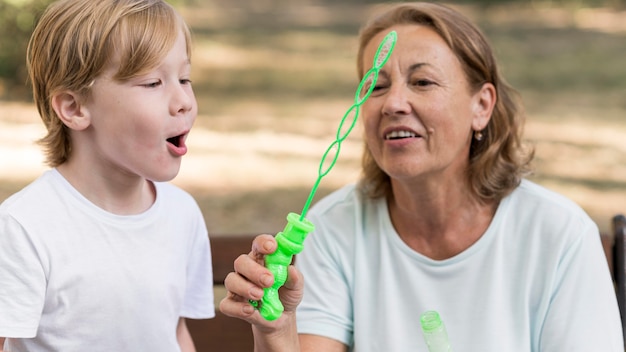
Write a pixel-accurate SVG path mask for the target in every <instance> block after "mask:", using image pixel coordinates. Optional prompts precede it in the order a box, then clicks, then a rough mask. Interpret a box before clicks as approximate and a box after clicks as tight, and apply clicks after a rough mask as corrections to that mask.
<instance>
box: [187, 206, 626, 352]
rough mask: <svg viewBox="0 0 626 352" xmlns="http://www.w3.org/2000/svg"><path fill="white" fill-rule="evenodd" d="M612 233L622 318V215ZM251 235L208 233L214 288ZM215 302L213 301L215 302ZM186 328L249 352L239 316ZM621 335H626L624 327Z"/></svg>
mask: <svg viewBox="0 0 626 352" xmlns="http://www.w3.org/2000/svg"><path fill="white" fill-rule="evenodd" d="M612 225H613V226H612V228H613V234H602V235H601V239H602V246H603V248H604V253H605V254H606V258H607V262H608V264H609V268H610V269H611V273H612V275H613V279H614V281H615V284H616V294H617V297H618V302H619V306H620V313H621V316H622V321H624V314H625V313H626V263H625V262H624V257H625V253H626V243H625V241H624V239H625V237H626V218H625V217H624V216H623V215H616V216H615V217H614V218H613V224H612ZM254 237H255V235H237V236H235V235H232V236H217V235H212V236H211V250H212V256H213V282H214V285H215V286H216V288H217V289H216V292H217V293H218V294H219V293H220V287H221V288H222V289H221V290H222V291H221V293H222V294H223V293H224V290H223V285H224V279H225V278H226V275H228V273H229V272H231V271H232V270H233V262H234V260H235V258H237V257H238V256H239V255H241V254H243V253H248V252H249V251H250V247H251V245H252V239H253V238H254ZM216 303H217V302H216ZM187 325H188V327H189V331H190V332H191V335H192V337H193V340H194V342H195V345H196V349H197V350H198V352H211V351H219V352H249V351H253V350H254V344H253V338H252V330H251V328H250V325H249V324H248V323H246V322H244V321H243V320H239V319H234V318H230V317H227V316H225V315H224V314H222V313H221V312H219V310H218V311H217V312H216V317H215V318H214V319H208V320H191V319H188V320H187ZM624 332H625V336H626V330H625V331H624Z"/></svg>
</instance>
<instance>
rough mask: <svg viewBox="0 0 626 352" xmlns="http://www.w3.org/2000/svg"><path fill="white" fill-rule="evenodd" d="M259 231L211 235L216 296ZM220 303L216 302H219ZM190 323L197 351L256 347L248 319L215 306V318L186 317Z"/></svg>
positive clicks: (242, 351) (231, 351)
mask: <svg viewBox="0 0 626 352" xmlns="http://www.w3.org/2000/svg"><path fill="white" fill-rule="evenodd" d="M255 236H256V235H232V236H217V235H211V256H212V257H213V285H214V286H215V287H216V296H218V299H219V296H221V294H223V293H224V290H223V286H224V279H225V278H226V275H228V273H229V272H231V271H233V262H234V261H235V258H237V257H238V256H239V255H241V254H244V253H248V252H250V248H251V247H252V239H253V238H254V237H255ZM217 303H219V300H218V302H216V304H217ZM187 327H188V328H189V332H190V333H191V337H192V338H193V341H194V343H195V345H196V350H197V351H198V352H214V351H215V352H251V351H253V350H254V343H253V340H252V329H251V328H250V324H248V323H247V322H245V321H243V320H240V319H235V318H231V317H228V316H226V315H224V314H222V313H221V312H220V311H219V309H217V306H216V312H215V318H213V319H206V320H192V319H187Z"/></svg>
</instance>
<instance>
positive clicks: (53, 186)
mask: <svg viewBox="0 0 626 352" xmlns="http://www.w3.org/2000/svg"><path fill="white" fill-rule="evenodd" d="M155 188H156V201H155V203H154V204H153V205H152V207H151V208H150V209H148V210H147V211H145V212H144V213H142V214H139V215H132V216H119V215H114V214H111V213H109V212H106V211H104V210H103V209H101V208H99V207H97V206H95V205H94V204H93V203H91V202H89V201H88V200H87V199H86V198H84V197H83V196H82V195H81V194H80V193H79V192H78V191H77V190H76V189H74V188H73V187H72V186H71V185H70V184H69V183H68V182H67V181H66V180H65V179H64V178H63V177H62V176H61V174H60V173H59V172H58V171H57V170H50V171H47V172H46V173H44V174H43V175H42V176H41V177H40V178H39V179H37V180H35V181H34V182H33V183H32V184H30V185H29V186H27V187H26V188H24V189H23V190H21V191H20V192H18V193H16V194H15V195H13V196H11V197H10V198H9V199H7V200H6V201H5V202H4V203H3V204H2V205H1V206H0V336H3V337H9V339H7V341H6V343H5V349H6V350H7V351H56V352H59V351H61V352H73V351H77V352H78V351H80V352H85V351H90V352H93V351H107V352H110V351H116V352H117V351H119V352H122V351H133V352H134V351H150V352H156V351H163V352H172V351H179V350H180V348H179V346H178V343H177V341H176V326H177V323H178V321H179V318H180V317H188V318H198V319H202V318H211V317H213V316H214V315H215V309H214V304H213V282H212V281H213V279H212V268H211V252H210V247H209V241H208V236H207V231H206V226H205V223H204V219H203V217H202V214H201V213H200V210H199V208H198V206H197V204H196V202H195V201H194V200H193V198H192V197H191V196H190V195H189V194H187V193H185V192H184V191H182V190H180V189H179V188H176V187H175V186H173V185H171V184H168V183H155Z"/></svg>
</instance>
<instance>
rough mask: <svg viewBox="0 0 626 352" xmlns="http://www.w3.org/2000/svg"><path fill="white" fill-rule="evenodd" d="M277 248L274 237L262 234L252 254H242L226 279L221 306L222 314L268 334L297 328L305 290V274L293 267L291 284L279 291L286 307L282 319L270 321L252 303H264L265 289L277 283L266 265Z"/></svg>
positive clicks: (288, 275)
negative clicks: (265, 260)
mask: <svg viewBox="0 0 626 352" xmlns="http://www.w3.org/2000/svg"><path fill="white" fill-rule="evenodd" d="M276 248H277V245H276V240H275V239H274V237H273V236H271V235H259V236H257V237H256V238H255V239H254V241H253V242H252V250H251V251H250V253H248V254H242V255H240V256H239V257H238V258H237V259H236V260H235V263H234V267H235V271H234V272H231V273H229V274H228V276H226V279H225V280H224V285H225V287H226V289H227V290H228V292H227V294H226V297H225V298H224V299H223V300H222V301H221V302H220V306H219V308H220V311H221V312H222V313H224V314H226V315H228V316H231V317H235V318H240V319H243V320H245V321H247V322H249V323H250V324H252V325H254V326H255V327H256V328H257V329H259V331H262V332H264V333H271V332H274V331H280V330H282V329H284V328H285V326H292V327H294V326H295V309H296V307H297V306H298V304H299V303H300V301H301V300H302V294H303V288H304V281H303V278H302V274H301V273H300V272H299V271H298V270H297V269H296V268H295V267H294V266H293V265H290V266H289V268H288V274H287V281H286V282H285V284H284V285H283V286H282V287H281V288H280V290H279V297H280V300H281V302H282V303H283V306H284V308H285V311H284V312H283V314H282V316H281V317H280V318H278V319H277V320H275V321H267V320H265V319H264V318H263V317H262V316H261V315H260V314H259V312H258V311H257V310H256V309H255V308H254V307H253V306H252V305H251V304H250V302H249V301H250V300H253V301H258V300H260V299H261V298H262V297H263V288H266V287H271V286H272V284H273V283H274V277H273V275H272V273H271V272H270V271H269V270H268V269H267V268H265V266H264V258H265V256H266V255H269V254H272V253H274V251H276Z"/></svg>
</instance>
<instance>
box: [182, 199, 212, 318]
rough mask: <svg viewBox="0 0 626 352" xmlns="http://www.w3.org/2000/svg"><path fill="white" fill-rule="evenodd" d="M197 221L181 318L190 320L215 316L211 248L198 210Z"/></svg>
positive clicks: (190, 252)
mask: <svg viewBox="0 0 626 352" xmlns="http://www.w3.org/2000/svg"><path fill="white" fill-rule="evenodd" d="M197 219H198V220H197V222H196V224H197V226H196V228H195V231H194V233H195V235H194V237H193V241H192V245H191V248H190V251H189V258H188V264H187V288H186V291H185V300H184V303H183V307H182V311H181V316H182V317H186V318H191V319H208V318H213V317H214V316H215V302H214V297H213V267H212V264H211V246H210V242H209V236H208V233H207V230H206V225H205V223H204V219H203V217H202V214H201V213H200V211H199V210H198V217H197Z"/></svg>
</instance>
